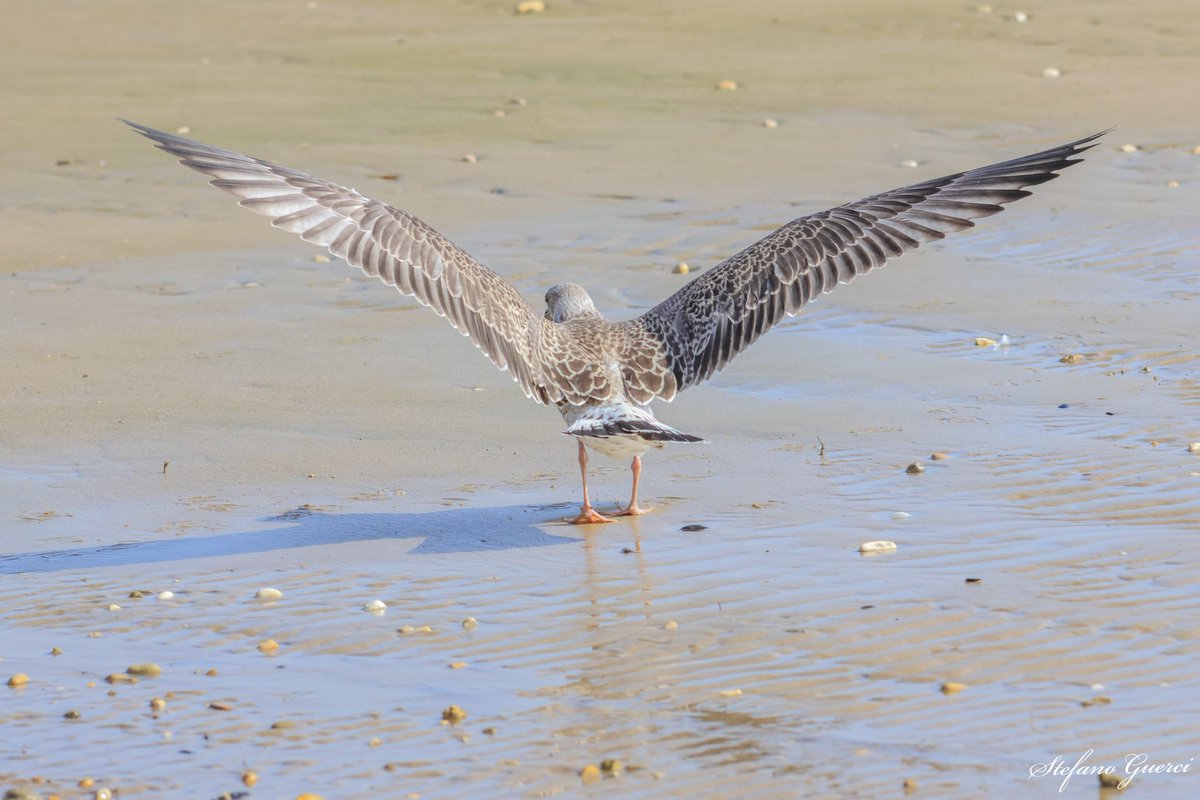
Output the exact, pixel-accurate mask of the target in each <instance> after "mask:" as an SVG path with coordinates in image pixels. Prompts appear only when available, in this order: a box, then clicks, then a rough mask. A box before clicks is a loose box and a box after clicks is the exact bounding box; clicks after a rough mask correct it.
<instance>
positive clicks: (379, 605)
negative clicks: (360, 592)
mask: <svg viewBox="0 0 1200 800" xmlns="http://www.w3.org/2000/svg"><path fill="white" fill-rule="evenodd" d="M363 611H369V612H371V613H372V614H382V613H383V612H385V611H387V603H385V602H383V601H382V600H368V601H367V602H366V603H365V604H363Z"/></svg>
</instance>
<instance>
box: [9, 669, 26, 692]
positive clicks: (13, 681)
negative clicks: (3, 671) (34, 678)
mask: <svg viewBox="0 0 1200 800" xmlns="http://www.w3.org/2000/svg"><path fill="white" fill-rule="evenodd" d="M27 683H29V676H28V675H26V674H25V673H24V672H18V673H17V674H16V675H13V676H12V677H11V678H9V679H8V685H9V686H11V687H13V688H14V689H15V688H17V687H18V686H24V685H25V684H27Z"/></svg>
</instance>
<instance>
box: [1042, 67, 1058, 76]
mask: <svg viewBox="0 0 1200 800" xmlns="http://www.w3.org/2000/svg"><path fill="white" fill-rule="evenodd" d="M1042 77H1043V78H1061V77H1062V72H1060V71H1059V69H1058V67H1046V68H1045V69H1044V70H1042Z"/></svg>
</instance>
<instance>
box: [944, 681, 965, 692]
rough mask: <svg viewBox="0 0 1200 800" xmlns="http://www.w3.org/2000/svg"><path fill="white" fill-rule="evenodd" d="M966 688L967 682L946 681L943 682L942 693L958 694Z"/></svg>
mask: <svg viewBox="0 0 1200 800" xmlns="http://www.w3.org/2000/svg"><path fill="white" fill-rule="evenodd" d="M965 688H967V685H966V684H965V683H958V682H956V681H946V682H945V683H943V684H942V694H956V693H958V692H961V691H962V690H963V689H965Z"/></svg>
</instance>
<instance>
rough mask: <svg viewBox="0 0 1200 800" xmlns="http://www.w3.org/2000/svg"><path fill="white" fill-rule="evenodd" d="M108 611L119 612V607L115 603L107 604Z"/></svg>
mask: <svg viewBox="0 0 1200 800" xmlns="http://www.w3.org/2000/svg"><path fill="white" fill-rule="evenodd" d="M108 610H109V611H120V610H121V607H120V606H119V605H117V604H116V603H109V604H108Z"/></svg>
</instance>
